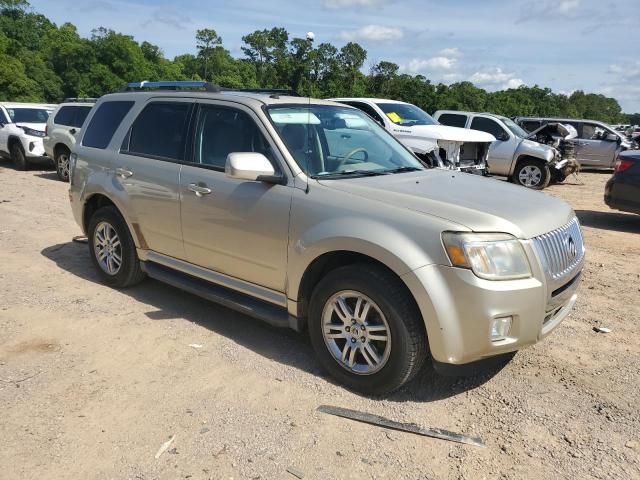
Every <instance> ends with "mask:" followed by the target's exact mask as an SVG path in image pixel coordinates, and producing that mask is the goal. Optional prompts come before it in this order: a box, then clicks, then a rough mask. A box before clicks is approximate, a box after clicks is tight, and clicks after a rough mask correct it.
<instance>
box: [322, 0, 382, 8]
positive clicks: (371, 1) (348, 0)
mask: <svg viewBox="0 0 640 480" xmlns="http://www.w3.org/2000/svg"><path fill="white" fill-rule="evenodd" d="M385 3H388V2H387V1H385V0H323V2H322V5H323V6H325V7H326V8H350V7H365V8H371V7H380V6H382V5H384V4H385Z"/></svg>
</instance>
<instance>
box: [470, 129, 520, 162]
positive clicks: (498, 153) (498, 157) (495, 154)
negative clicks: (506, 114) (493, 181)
mask: <svg viewBox="0 0 640 480" xmlns="http://www.w3.org/2000/svg"><path fill="white" fill-rule="evenodd" d="M469 128H470V129H472V130H480V131H481V132H486V133H490V134H491V135H493V136H494V137H496V141H495V142H492V143H491V146H490V147H489V155H488V157H487V164H488V166H489V172H490V173H492V174H494V175H510V174H511V163H512V162H513V152H515V151H516V148H517V147H518V141H519V139H518V138H517V137H516V136H515V135H514V134H513V133H511V132H508V131H507V130H506V129H504V128H503V127H502V126H501V125H500V124H498V122H496V121H495V120H493V119H491V118H485V117H473V120H472V121H471V125H469Z"/></svg>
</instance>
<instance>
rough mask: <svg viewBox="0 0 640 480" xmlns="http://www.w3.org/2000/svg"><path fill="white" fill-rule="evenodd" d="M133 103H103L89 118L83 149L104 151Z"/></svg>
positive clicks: (83, 139)
mask: <svg viewBox="0 0 640 480" xmlns="http://www.w3.org/2000/svg"><path fill="white" fill-rule="evenodd" d="M133 103H134V102H127V101H113V102H104V103H103V104H102V105H100V106H99V107H98V110H97V111H96V113H95V114H94V115H93V117H92V118H91V123H89V126H88V127H87V131H86V132H85V134H84V137H83V138H82V145H84V146H85V147H92V148H101V149H105V148H107V146H108V145H109V142H110V141H111V138H112V137H113V134H114V133H116V130H117V129H118V126H120V122H122V119H123V118H124V117H125V115H126V114H127V113H128V112H129V110H131V107H132V106H133Z"/></svg>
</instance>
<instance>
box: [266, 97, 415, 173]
mask: <svg viewBox="0 0 640 480" xmlns="http://www.w3.org/2000/svg"><path fill="white" fill-rule="evenodd" d="M267 111H268V113H269V117H270V118H271V121H272V122H273V124H274V125H275V127H276V129H277V130H278V133H279V134H280V137H281V138H282V141H283V142H284V143H285V145H286V146H287V149H288V150H289V153H290V154H291V156H292V157H293V158H294V159H295V160H296V162H297V163H298V165H299V166H300V168H301V169H302V170H303V171H304V172H305V173H306V174H307V175H309V176H311V177H313V178H327V177H334V178H342V177H346V176H364V175H384V174H389V173H397V172H401V171H411V170H423V169H424V166H423V165H422V164H421V163H420V161H419V160H418V159H417V158H416V157H414V156H413V155H412V154H411V153H410V152H409V151H408V150H406V149H405V148H404V147H403V146H402V145H401V144H399V143H398V142H397V140H395V139H394V138H393V137H392V136H391V135H390V134H388V133H387V132H386V131H385V130H384V129H383V128H382V127H380V126H379V125H378V124H377V123H376V122H375V121H373V120H372V119H371V118H370V117H369V116H368V115H366V114H365V113H363V112H361V111H359V110H356V109H354V108H348V107H339V106H331V105H309V106H306V105H305V106H286V107H270V108H269V109H268V110H267Z"/></svg>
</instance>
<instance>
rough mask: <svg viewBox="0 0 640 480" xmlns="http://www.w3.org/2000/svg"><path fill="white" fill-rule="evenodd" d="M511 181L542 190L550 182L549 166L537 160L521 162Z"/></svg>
mask: <svg viewBox="0 0 640 480" xmlns="http://www.w3.org/2000/svg"><path fill="white" fill-rule="evenodd" d="M513 180H514V182H515V183H517V184H518V185H522V186H523V187H527V188H532V189H534V190H542V189H543V188H546V187H547V186H548V185H549V182H550V181H551V172H550V171H549V166H548V165H545V164H544V163H543V162H541V161H539V160H522V161H521V162H520V163H519V164H518V167H517V168H516V171H515V172H514V173H513Z"/></svg>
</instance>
